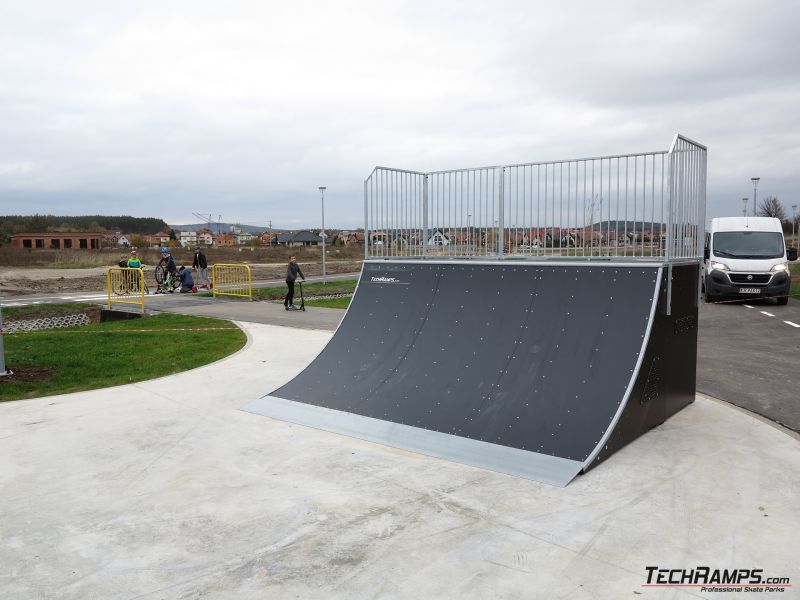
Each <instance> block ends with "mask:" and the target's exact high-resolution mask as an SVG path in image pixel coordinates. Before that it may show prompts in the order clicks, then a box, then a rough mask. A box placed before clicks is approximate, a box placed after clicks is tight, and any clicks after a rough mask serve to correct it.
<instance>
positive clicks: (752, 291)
mask: <svg viewBox="0 0 800 600" xmlns="http://www.w3.org/2000/svg"><path fill="white" fill-rule="evenodd" d="M760 291H761V290H760V289H758V288H739V293H740V294H758V293H759V292H760Z"/></svg>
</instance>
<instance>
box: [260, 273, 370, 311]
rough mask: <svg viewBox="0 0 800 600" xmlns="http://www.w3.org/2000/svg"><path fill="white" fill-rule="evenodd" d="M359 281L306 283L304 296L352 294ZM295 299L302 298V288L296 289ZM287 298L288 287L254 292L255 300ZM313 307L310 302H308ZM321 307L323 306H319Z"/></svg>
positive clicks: (344, 280) (297, 286)
mask: <svg viewBox="0 0 800 600" xmlns="http://www.w3.org/2000/svg"><path fill="white" fill-rule="evenodd" d="M357 283H358V279H357V278H354V279H342V280H336V281H329V282H328V283H327V284H323V283H322V282H315V283H304V284H303V295H305V296H324V295H325V294H352V293H353V291H355V289H356V284H357ZM294 295H295V299H298V300H299V298H300V286H299V285H295V287H294ZM284 296H286V286H285V285H282V286H280V287H270V288H256V289H254V290H253V298H256V299H259V300H283V298H284ZM306 304H308V305H309V306H311V304H310V302H306ZM315 306H316V305H315ZM319 306H321V305H319Z"/></svg>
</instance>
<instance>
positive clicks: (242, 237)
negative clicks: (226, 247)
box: [236, 231, 258, 246]
mask: <svg viewBox="0 0 800 600" xmlns="http://www.w3.org/2000/svg"><path fill="white" fill-rule="evenodd" d="M257 237H258V236H257V235H254V234H252V233H247V232H244V231H243V232H242V233H238V234H236V242H237V243H238V244H239V245H240V246H244V245H245V244H247V243H248V242H250V241H252V240H254V239H256V238H257Z"/></svg>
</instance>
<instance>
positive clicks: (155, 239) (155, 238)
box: [150, 231, 169, 248]
mask: <svg viewBox="0 0 800 600" xmlns="http://www.w3.org/2000/svg"><path fill="white" fill-rule="evenodd" d="M167 244H169V233H166V232H164V231H159V232H158V233H154V234H153V235H151V236H150V247H151V248H158V247H159V246H166V245H167Z"/></svg>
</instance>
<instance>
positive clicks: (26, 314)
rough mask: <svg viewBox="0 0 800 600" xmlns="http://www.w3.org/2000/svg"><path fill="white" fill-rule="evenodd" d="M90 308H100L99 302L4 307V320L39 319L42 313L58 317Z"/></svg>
mask: <svg viewBox="0 0 800 600" xmlns="http://www.w3.org/2000/svg"><path fill="white" fill-rule="evenodd" d="M90 308H96V309H99V308H100V307H99V306H98V305H97V304H89V303H86V302H62V303H54V304H31V305H29V306H11V307H9V308H5V307H3V321H24V320H27V319H38V318H39V316H40V315H47V316H48V317H57V316H61V315H72V314H75V313H79V312H83V311H85V310H87V309H90Z"/></svg>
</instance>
